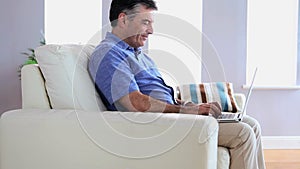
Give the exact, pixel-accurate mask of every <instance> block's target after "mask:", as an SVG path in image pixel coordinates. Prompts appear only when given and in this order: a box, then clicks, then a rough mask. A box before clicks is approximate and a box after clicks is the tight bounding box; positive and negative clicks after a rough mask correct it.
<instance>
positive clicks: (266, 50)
mask: <svg viewBox="0 0 300 169" xmlns="http://www.w3.org/2000/svg"><path fill="white" fill-rule="evenodd" d="M247 22H248V23H247V31H248V32H247V84H250V81H251V78H252V74H253V72H254V69H255V67H258V73H257V77H256V80H255V84H256V85H257V86H295V85H296V82H297V74H296V73H297V41H298V0H288V1H286V0H250V1H248V19H247Z"/></svg>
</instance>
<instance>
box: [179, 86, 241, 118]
mask: <svg viewBox="0 0 300 169" xmlns="http://www.w3.org/2000/svg"><path fill="white" fill-rule="evenodd" d="M178 89H179V93H180V96H179V98H180V99H181V100H184V101H192V102H193V103H209V102H218V103H219V104H220V105H221V107H222V111H223V112H233V113H235V112H237V111H240V108H239V107H238V105H237V103H236V100H235V98H234V97H233V87H232V83H227V82H215V83H201V84H187V85H181V86H179V87H178Z"/></svg>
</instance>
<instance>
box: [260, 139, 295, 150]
mask: <svg viewBox="0 0 300 169" xmlns="http://www.w3.org/2000/svg"><path fill="white" fill-rule="evenodd" d="M262 144H263V148H264V149H300V136H262Z"/></svg>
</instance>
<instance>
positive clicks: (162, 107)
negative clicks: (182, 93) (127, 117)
mask: <svg viewBox="0 0 300 169" xmlns="http://www.w3.org/2000/svg"><path fill="white" fill-rule="evenodd" d="M118 103H119V104H121V105H122V107H124V108H125V109H127V110H128V111H140V112H164V113H179V112H180V110H181V106H180V105H172V104H167V103H165V102H162V101H160V100H157V99H154V98H152V97H150V96H147V95H144V94H142V93H140V92H138V91H135V92H132V93H130V94H128V95H127V96H124V97H122V98H121V99H120V100H119V101H118Z"/></svg>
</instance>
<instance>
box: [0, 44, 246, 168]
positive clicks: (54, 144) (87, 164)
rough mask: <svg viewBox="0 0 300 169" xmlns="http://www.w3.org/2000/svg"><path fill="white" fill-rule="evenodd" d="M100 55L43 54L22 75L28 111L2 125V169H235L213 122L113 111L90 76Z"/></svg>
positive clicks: (83, 51)
mask: <svg viewBox="0 0 300 169" xmlns="http://www.w3.org/2000/svg"><path fill="white" fill-rule="evenodd" d="M93 49H94V46H92V45H44V46H41V47H39V48H37V49H36V50H35V53H36V57H37V60H38V63H39V65H26V66H24V67H23V68H22V71H21V84H22V85H21V86H22V108H21V109H18V110H11V111H8V112H5V113H3V114H2V116H1V119H0V150H1V151H0V153H1V154H0V160H1V161H0V165H1V169H83V168H84V169H120V168H122V169H153V168H157V169H159V168H160V169H183V168H187V169H216V168H218V169H226V168H229V165H230V154H229V151H228V149H226V148H224V147H218V146H217V141H218V123H217V121H216V120H215V119H214V118H212V117H209V116H200V115H187V114H178V113H167V114H164V113H151V112H148V113H142V112H112V111H107V110H106V109H105V106H103V104H102V102H101V99H100V98H99V95H98V93H97V91H96V90H95V86H94V84H93V82H92V79H91V77H90V76H89V73H88V71H87V65H88V64H87V63H88V59H89V56H90V55H91V53H92V51H93ZM235 99H236V101H237V103H238V104H239V106H242V105H243V104H244V100H245V98H244V95H242V94H235Z"/></svg>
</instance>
